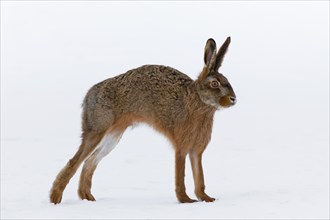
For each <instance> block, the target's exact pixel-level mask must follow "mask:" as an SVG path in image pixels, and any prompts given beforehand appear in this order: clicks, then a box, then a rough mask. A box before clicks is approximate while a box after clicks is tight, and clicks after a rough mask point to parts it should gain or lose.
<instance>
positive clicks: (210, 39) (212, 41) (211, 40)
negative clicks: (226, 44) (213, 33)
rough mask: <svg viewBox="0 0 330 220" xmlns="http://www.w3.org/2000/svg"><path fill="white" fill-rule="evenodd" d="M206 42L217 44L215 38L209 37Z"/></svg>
mask: <svg viewBox="0 0 330 220" xmlns="http://www.w3.org/2000/svg"><path fill="white" fill-rule="evenodd" d="M206 43H207V44H208V43H211V44H215V40H214V39H213V38H209V39H208V40H207V41H206Z"/></svg>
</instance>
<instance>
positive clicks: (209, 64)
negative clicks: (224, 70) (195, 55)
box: [198, 38, 217, 80]
mask: <svg viewBox="0 0 330 220" xmlns="http://www.w3.org/2000/svg"><path fill="white" fill-rule="evenodd" d="M216 58H217V45H216V43H215V41H214V40H213V39H212V38H210V39H208V40H207V41H206V45H205V49H204V63H205V67H204V69H203V71H202V72H201V74H200V75H199V76H198V80H203V79H205V78H206V77H207V76H208V74H209V73H210V72H211V71H212V69H213V67H214V63H215V60H216Z"/></svg>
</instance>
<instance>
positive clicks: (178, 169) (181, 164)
mask: <svg viewBox="0 0 330 220" xmlns="http://www.w3.org/2000/svg"><path fill="white" fill-rule="evenodd" d="M186 155H187V154H185V153H181V152H180V151H178V152H176V153H175V192H176V197H177V198H178V200H179V202H181V203H192V202H197V200H194V199H191V198H189V196H188V195H187V194H186V187H185V184H184V175H185V163H186Z"/></svg>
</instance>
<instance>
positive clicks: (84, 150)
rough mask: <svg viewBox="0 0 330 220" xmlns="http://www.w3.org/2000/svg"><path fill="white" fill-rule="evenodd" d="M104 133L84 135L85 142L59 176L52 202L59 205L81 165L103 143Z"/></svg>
mask: <svg viewBox="0 0 330 220" xmlns="http://www.w3.org/2000/svg"><path fill="white" fill-rule="evenodd" d="M103 134H104V133H95V132H89V133H87V134H86V133H84V134H83V140H82V143H81V145H80V147H79V150H78V151H77V153H76V154H75V155H74V156H73V158H72V159H71V160H69V162H68V163H67V164H66V166H65V167H64V168H63V169H62V170H61V171H60V173H59V174H58V175H57V177H56V179H55V181H54V183H53V187H52V189H51V191H50V202H52V203H54V204H57V203H60V202H61V200H62V194H63V191H64V189H65V187H66V185H67V184H68V183H69V181H70V179H71V178H72V176H73V175H74V174H75V172H76V171H77V169H78V168H79V166H80V164H81V163H82V162H83V161H84V160H85V158H86V157H87V156H88V155H90V154H91V153H92V152H93V150H94V149H95V147H96V146H97V144H98V143H99V142H100V141H101V139H102V137H103Z"/></svg>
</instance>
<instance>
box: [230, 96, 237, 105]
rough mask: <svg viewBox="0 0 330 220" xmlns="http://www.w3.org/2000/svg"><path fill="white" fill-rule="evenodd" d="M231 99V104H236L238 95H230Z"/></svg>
mask: <svg viewBox="0 0 330 220" xmlns="http://www.w3.org/2000/svg"><path fill="white" fill-rule="evenodd" d="M229 99H230V101H231V104H233V105H235V104H236V97H234V96H230V98H229Z"/></svg>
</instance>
